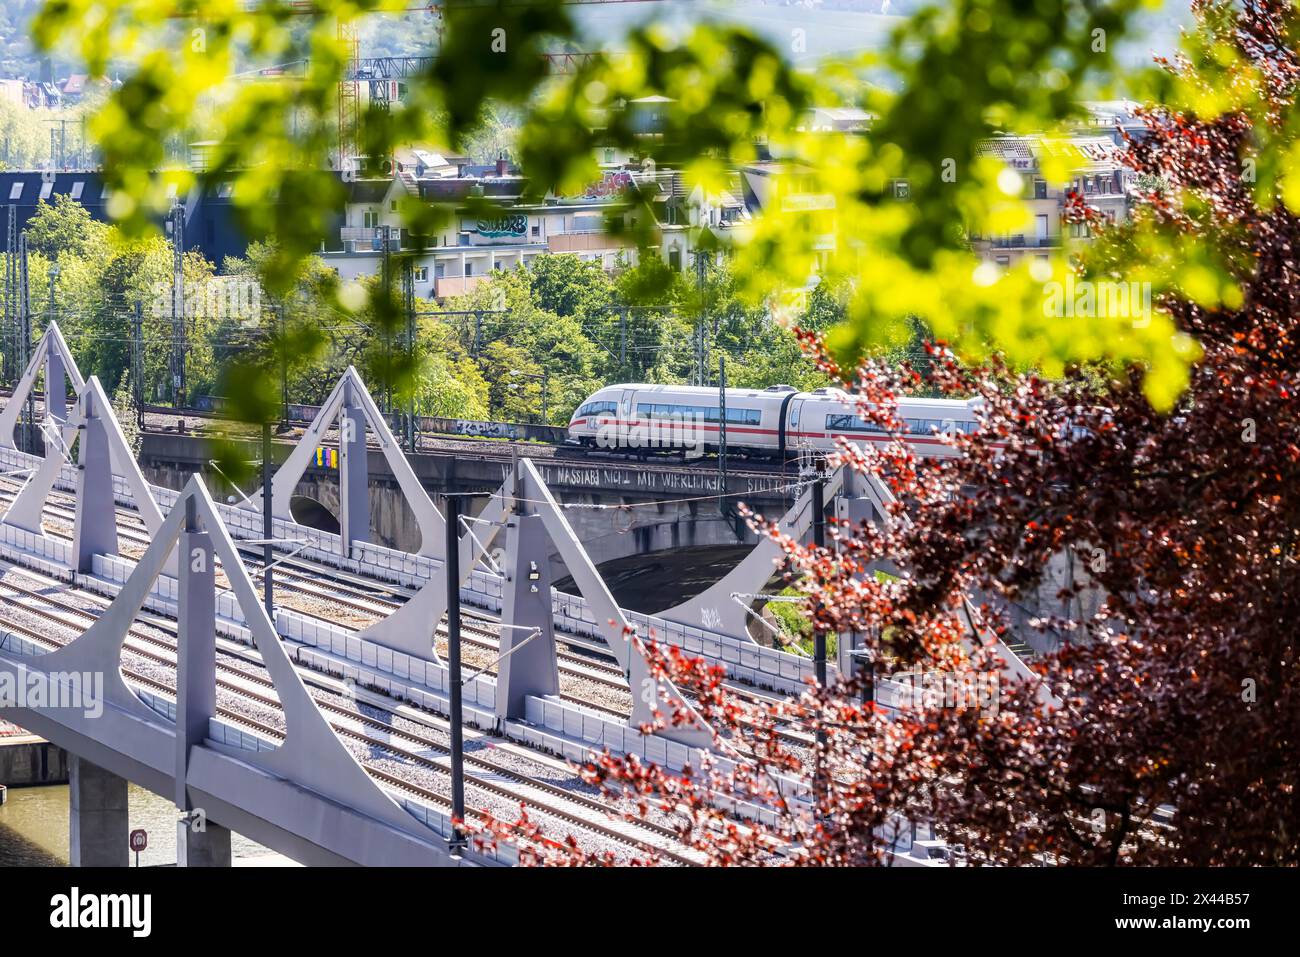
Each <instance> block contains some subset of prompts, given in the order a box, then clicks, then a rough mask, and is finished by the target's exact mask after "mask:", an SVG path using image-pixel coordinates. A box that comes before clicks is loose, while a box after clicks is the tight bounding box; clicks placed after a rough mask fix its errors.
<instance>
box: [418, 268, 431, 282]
mask: <svg viewBox="0 0 1300 957" xmlns="http://www.w3.org/2000/svg"><path fill="white" fill-rule="evenodd" d="M414 273H415V281H416V282H428V281H429V267H428V266H416V267H415V269H414Z"/></svg>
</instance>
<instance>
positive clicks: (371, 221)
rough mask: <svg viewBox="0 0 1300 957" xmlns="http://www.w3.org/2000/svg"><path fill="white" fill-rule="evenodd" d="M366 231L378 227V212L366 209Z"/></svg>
mask: <svg viewBox="0 0 1300 957" xmlns="http://www.w3.org/2000/svg"><path fill="white" fill-rule="evenodd" d="M365 225H366V229H376V228H378V226H379V210H377V209H367V210H366V214H365Z"/></svg>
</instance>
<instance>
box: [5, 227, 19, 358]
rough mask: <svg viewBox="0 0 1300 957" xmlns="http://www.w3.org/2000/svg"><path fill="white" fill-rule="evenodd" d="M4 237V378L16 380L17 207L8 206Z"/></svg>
mask: <svg viewBox="0 0 1300 957" xmlns="http://www.w3.org/2000/svg"><path fill="white" fill-rule="evenodd" d="M5 235H6V239H5V302H4V310H5V312H4V340H3V342H4V345H3V348H4V380H5V381H6V382H17V381H18V377H19V376H20V375H22V371H21V368H20V367H19V366H18V207H16V206H14V205H12V204H11V205H10V206H9V223H8V231H7V232H6V234H5Z"/></svg>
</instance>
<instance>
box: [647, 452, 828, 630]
mask: <svg viewBox="0 0 1300 957" xmlns="http://www.w3.org/2000/svg"><path fill="white" fill-rule="evenodd" d="M843 486H844V469H843V468H838V469H836V470H835V471H834V472H832V473H831V476H830V478H829V479H828V480H827V482H826V488H825V496H826V500H827V501H828V502H829V501H830V500H831V499H832V498H833V497H834V496H836V495H838V494H839V493H840V490H841V489H842V488H843ZM812 524H813V515H812V490H811V487H807V488H804V489H803V491H802V492H800V494H799V496H798V498H796V499H795V503H794V505H792V506H791V507H790V510H789V511H787V512H786V513H785V515H784V516H782V517H781V521H780V522H779V523H778V527H779V528H780V529H781V531H782V532H784V533H785V534H786V535H789V536H791V537H792V538H796V539H803V538H804V537H805V536H807V534H808V533H809V531H810V530H811V529H812ZM782 557H783V553H782V551H781V546H780V545H779V544H777V542H776V541H774V540H773V539H771V538H769V537H767V536H766V535H765V536H763V537H762V538H760V539H759V541H758V544H757V545H755V546H754V549H753V551H751V552H750V553H749V554H748V555H746V556H745V557H744V558H743V559H741V560H740V563H739V564H738V565H737V566H736V567H735V568H733V569H732V570H731V571H730V572H728V573H727V574H726V575H724V576H723V577H722V578H721V579H719V580H718V581H716V582H714V583H713V584H712V585H710V586H709V587H708V588H706V589H705V590H704V591H702V592H700V594H698V595H696V596H695V597H694V598H690V599H687V600H686V601H684V602H682V603H681V604H679V605H674V606H673V607H672V608H669V609H667V610H666V611H661V612H659V613H658V614H657V615H655V616H653V617H656V618H662V619H664V620H665V621H671V622H675V623H677V624H680V625H688V626H690V627H693V628H702V629H704V630H705V631H710V632H713V633H714V634H720V635H726V636H727V637H729V638H735V639H737V640H739V641H752V640H753V639H752V638H751V637H750V634H749V627H748V626H749V615H748V613H747V612H746V611H745V606H744V605H743V604H742V603H741V601H739V600H736V599H733V598H732V596H733V595H757V594H759V593H761V592H762V590H763V586H764V585H766V584H767V581H768V579H770V578H771V577H772V575H773V573H774V572H775V571H776V569H777V565H778V564H779V563H780V561H781V559H782Z"/></svg>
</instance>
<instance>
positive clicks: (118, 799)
mask: <svg viewBox="0 0 1300 957" xmlns="http://www.w3.org/2000/svg"><path fill="white" fill-rule="evenodd" d="M68 800H69V811H70V814H69V821H70V835H69V852H70V856H71V860H72V866H73V867H126V866H127V865H128V864H129V862H130V861H129V855H130V848H129V847H128V846H127V838H128V837H129V836H130V826H129V817H128V812H127V799H126V779H125V778H120V777H118V776H117V775H116V774H113V773H112V772H111V771H105V770H104V769H103V768H101V767H98V766H97V765H94V764H91V763H90V762H89V761H86V760H84V759H83V758H79V757H77V756H76V755H75V754H74V755H71V761H69V763H68Z"/></svg>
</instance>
